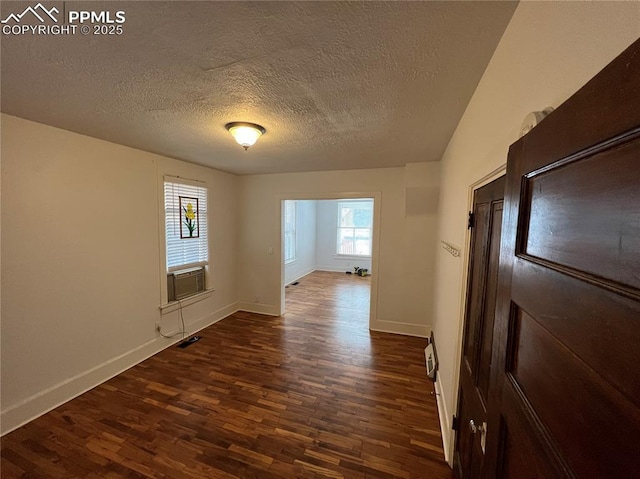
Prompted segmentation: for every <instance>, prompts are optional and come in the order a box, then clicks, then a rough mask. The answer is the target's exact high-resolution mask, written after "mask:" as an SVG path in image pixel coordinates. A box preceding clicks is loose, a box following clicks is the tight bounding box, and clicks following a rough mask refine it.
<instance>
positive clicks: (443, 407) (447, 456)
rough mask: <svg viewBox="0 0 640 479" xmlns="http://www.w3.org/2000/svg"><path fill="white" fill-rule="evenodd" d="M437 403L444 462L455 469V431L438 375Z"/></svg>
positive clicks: (436, 386)
mask: <svg viewBox="0 0 640 479" xmlns="http://www.w3.org/2000/svg"><path fill="white" fill-rule="evenodd" d="M435 390H436V403H437V404H438V417H439V418H440V432H441V434H442V449H444V460H445V461H447V464H449V466H451V467H453V439H454V438H453V429H451V418H452V417H453V416H451V414H450V413H449V408H448V407H447V403H446V401H445V399H444V394H442V384H441V383H440V377H439V376H437V375H436V382H435Z"/></svg>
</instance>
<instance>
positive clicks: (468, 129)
mask: <svg viewBox="0 0 640 479" xmlns="http://www.w3.org/2000/svg"><path fill="white" fill-rule="evenodd" d="M639 36H640V2H627V3H625V2H522V3H520V5H519V6H518V8H517V10H516V12H515V14H514V16H513V18H512V20H511V22H510V24H509V26H508V27H507V30H506V31H505V34H504V36H503V38H502V40H501V42H500V44H499V45H498V48H497V49H496V51H495V53H494V55H493V58H492V60H491V62H490V63H489V65H488V67H487V69H486V71H485V74H484V76H483V77H482V80H481V81H480V83H479V85H478V88H477V89H476V92H475V94H474V95H473V98H472V100H471V102H470V103H469V105H468V107H467V109H466V111H465V114H464V116H463V118H462V120H461V121H460V123H459V125H458V128H457V130H456V132H455V134H454V136H453V138H452V139H451V141H450V143H449V146H448V148H447V150H446V152H445V154H444V157H443V159H442V168H443V170H442V187H441V188H442V189H441V196H440V207H441V210H440V214H439V233H438V235H439V239H442V240H445V241H448V242H450V243H453V244H456V245H459V246H463V245H465V244H466V241H467V240H466V228H465V226H466V213H467V202H468V196H469V187H470V186H471V185H472V184H473V183H475V182H476V181H478V180H480V179H481V178H483V177H484V176H485V175H487V174H489V173H490V172H491V171H492V170H494V169H496V168H497V167H499V166H500V165H501V164H503V163H504V162H506V158H507V150H508V147H509V145H510V144H511V143H513V142H514V141H515V140H516V139H517V137H518V132H519V130H520V125H521V123H522V120H523V119H524V117H525V116H526V115H527V113H529V112H531V111H535V110H542V109H543V108H545V107H547V106H553V107H557V106H558V105H559V104H561V103H562V102H563V101H564V100H566V99H567V98H568V97H569V96H570V95H571V94H572V93H574V92H575V91H576V90H577V89H578V88H580V87H581V86H582V85H583V84H584V83H586V82H587V81H588V80H589V79H590V78H591V77H593V76H594V75H595V74H596V73H597V72H598V71H600V70H601V69H602V68H603V67H604V66H605V65H606V64H607V63H609V62H610V61H611V60H612V59H613V58H614V57H615V56H617V55H618V54H619V53H620V52H622V50H624V49H625V48H626V47H627V46H629V45H630V44H631V43H632V42H633V41H634V40H636V39H637V38H638V37H639ZM464 257H465V254H464V253H463V255H462V256H461V257H459V258H454V257H453V256H451V255H449V254H448V253H446V252H445V251H444V250H442V249H438V253H437V271H436V276H435V281H436V301H435V304H434V334H435V338H436V345H437V350H438V356H439V361H440V371H439V380H438V384H437V386H438V389H439V390H440V392H441V393H442V395H441V396H440V398H439V406H440V409H441V422H442V423H443V424H442V427H443V433H444V439H445V444H447V443H449V445H451V441H450V433H449V432H450V427H451V424H450V421H451V417H452V415H453V414H454V413H455V409H456V400H457V392H456V391H457V368H458V366H459V364H458V360H457V358H458V355H459V349H458V348H459V341H460V329H461V316H462V308H461V307H460V305H461V295H462V289H463V276H464V275H463V262H464V261H463V258H464ZM447 452H448V453H449V454H450V452H451V449H450V447H449V449H448V450H447Z"/></svg>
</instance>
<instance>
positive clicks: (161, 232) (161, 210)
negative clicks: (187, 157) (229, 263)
mask: <svg viewBox="0 0 640 479" xmlns="http://www.w3.org/2000/svg"><path fill="white" fill-rule="evenodd" d="M165 182H170V183H182V184H185V185H189V186H196V187H198V188H206V189H207V206H206V207H207V214H206V220H207V261H206V263H205V262H198V263H192V264H191V265H181V266H176V267H171V268H168V267H167V230H166V214H165V195H164V184H165ZM156 191H157V201H158V203H157V204H158V243H159V248H158V249H159V254H160V258H159V259H160V261H159V263H158V265H159V276H160V304H159V305H158V308H159V309H160V312H161V314H165V313H166V312H171V311H174V309H173V307H174V306H175V307H176V308H177V307H178V306H179V303H180V302H181V303H182V305H183V306H186V305H189V304H192V303H196V302H198V301H202V300H203V299H207V298H208V297H210V296H211V293H212V292H213V291H215V287H214V285H213V280H212V278H211V233H210V232H209V229H210V227H211V224H210V223H211V214H210V211H211V208H210V205H211V184H210V183H209V182H207V181H201V180H196V179H191V178H185V177H181V176H178V175H176V174H167V173H163V172H161V171H158V176H157V190H156ZM200 263H205V264H200ZM192 267H201V268H204V278H205V290H204V291H203V292H201V293H198V294H195V295H193V296H189V297H188V298H184V299H182V300H181V301H173V302H171V303H169V293H168V288H167V275H168V274H171V273H174V272H176V271H180V270H184V269H188V268H192ZM167 308H168V309H167Z"/></svg>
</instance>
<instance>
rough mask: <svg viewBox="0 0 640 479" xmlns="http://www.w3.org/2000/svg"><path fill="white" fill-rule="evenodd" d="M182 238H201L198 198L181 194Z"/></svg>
mask: <svg viewBox="0 0 640 479" xmlns="http://www.w3.org/2000/svg"><path fill="white" fill-rule="evenodd" d="M179 198H180V238H199V237H200V228H199V217H198V198H189V197H187V196H180V197H179Z"/></svg>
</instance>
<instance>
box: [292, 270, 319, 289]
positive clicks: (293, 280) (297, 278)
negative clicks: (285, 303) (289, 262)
mask: <svg viewBox="0 0 640 479" xmlns="http://www.w3.org/2000/svg"><path fill="white" fill-rule="evenodd" d="M315 270H316V269H315V268H311V269H310V270H309V271H307V272H306V273H302V274H301V275H299V276H296V277H295V278H294V279H292V280H291V281H289V282H288V283H285V286H288V285H290V284H291V283H295V282H296V281H298V280H299V279H302V278H304V277H305V276H306V275H308V274H311V273H313V272H314V271H315Z"/></svg>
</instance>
